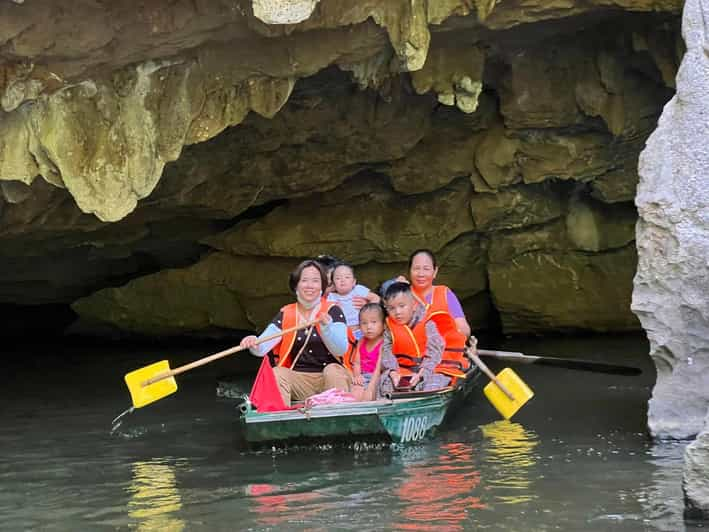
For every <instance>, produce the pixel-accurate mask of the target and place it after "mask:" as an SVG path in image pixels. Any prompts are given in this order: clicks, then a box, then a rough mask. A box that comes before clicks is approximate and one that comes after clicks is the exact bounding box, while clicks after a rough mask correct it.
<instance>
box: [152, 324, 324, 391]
mask: <svg viewBox="0 0 709 532" xmlns="http://www.w3.org/2000/svg"><path fill="white" fill-rule="evenodd" d="M318 321H319V320H314V321H309V322H308V323H304V324H302V325H296V326H294V327H290V328H288V329H285V330H282V331H281V332H277V333H274V334H269V335H268V336H264V337H263V338H260V339H259V340H257V341H256V343H255V344H254V345H259V344H263V343H264V342H268V341H269V340H273V339H275V338H278V337H279V336H283V335H284V334H288V333H292V332H295V331H299V330H300V329H307V328H308V327H312V326H313V325H315V324H316V323H318ZM245 349H248V347H242V346H240V345H237V346H234V347H230V348H229V349H225V350H224V351H219V352H218V353H214V354H213V355H209V356H206V357H204V358H200V359H199V360H195V361H194V362H190V363H189V364H185V365H184V366H180V367H179V368H175V369H171V370H170V371H165V372H163V373H158V374H157V375H155V376H154V377H151V378H149V379H148V380H146V381H145V382H144V383H143V387H145V386H149V385H150V384H155V383H156V382H158V381H161V380H164V379H169V378H170V377H174V376H175V375H179V374H180V373H184V372H185V371H189V370H191V369H194V368H198V367H200V366H204V365H205V364H209V363H210V362H214V361H215V360H218V359H220V358H224V357H225V356H229V355H232V354H234V353H238V352H239V351H244V350H245Z"/></svg>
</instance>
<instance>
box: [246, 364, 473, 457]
mask: <svg viewBox="0 0 709 532" xmlns="http://www.w3.org/2000/svg"><path fill="white" fill-rule="evenodd" d="M479 376H480V372H479V371H478V370H477V368H472V369H471V370H470V371H469V372H468V374H467V377H466V378H465V379H459V380H458V383H457V384H456V385H455V386H452V387H447V388H443V389H441V390H433V391H430V392H402V393H394V394H392V396H391V397H389V398H385V399H379V400H376V401H363V402H357V403H340V404H335V405H323V406H316V407H313V408H309V409H306V408H304V407H303V408H299V409H294V410H286V411H279V412H263V413H260V412H258V411H257V410H256V409H255V408H254V407H253V405H252V404H251V402H250V401H249V400H248V397H246V399H245V401H244V403H243V404H242V405H241V407H240V410H241V425H242V427H243V436H244V438H245V439H246V441H247V442H248V443H250V444H266V443H296V442H298V443H300V442H303V443H307V442H314V441H316V442H329V443H335V442H337V441H345V442H354V441H361V440H367V441H368V440H379V441H385V442H390V443H402V444H405V443H410V442H416V441H419V440H422V439H424V438H428V437H431V436H433V435H434V434H435V432H436V430H437V429H438V427H439V426H440V425H441V423H443V421H444V419H445V418H446V416H447V415H448V414H450V412H452V411H453V410H454V409H455V408H456V406H457V405H459V404H460V403H462V402H463V401H464V400H465V399H466V398H467V397H468V396H469V395H470V392H471V391H472V390H473V389H474V388H475V387H476V386H477V385H478V381H479Z"/></svg>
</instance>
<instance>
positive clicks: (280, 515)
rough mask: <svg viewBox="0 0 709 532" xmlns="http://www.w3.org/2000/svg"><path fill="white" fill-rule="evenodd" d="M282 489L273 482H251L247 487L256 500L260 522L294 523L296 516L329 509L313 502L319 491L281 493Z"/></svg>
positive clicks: (247, 490)
mask: <svg viewBox="0 0 709 532" xmlns="http://www.w3.org/2000/svg"><path fill="white" fill-rule="evenodd" d="M282 490H283V488H282V487H279V486H276V485H273V484H249V485H248V486H247V487H246V494H247V495H250V496H252V497H253V500H254V501H255V502H256V504H255V506H254V509H253V512H254V513H255V514H256V515H257V516H258V521H259V523H261V524H263V525H266V526H278V525H284V524H292V521H293V519H294V517H295V516H297V518H298V519H304V518H306V517H310V516H314V515H316V514H318V513H320V512H322V511H326V510H327V508H325V507H324V505H314V504H312V502H313V501H314V500H316V499H318V498H319V497H320V495H319V494H318V493H317V492H314V491H306V492H297V493H279V492H281V491H282ZM306 503H311V504H309V505H307V504H306Z"/></svg>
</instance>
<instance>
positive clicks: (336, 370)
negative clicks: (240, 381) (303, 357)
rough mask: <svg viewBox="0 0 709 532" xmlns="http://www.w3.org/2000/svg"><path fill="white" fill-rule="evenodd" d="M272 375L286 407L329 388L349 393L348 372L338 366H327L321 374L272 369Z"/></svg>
mask: <svg viewBox="0 0 709 532" xmlns="http://www.w3.org/2000/svg"><path fill="white" fill-rule="evenodd" d="M273 373H274V374H275V375H276V382H277V383H278V389H279V390H280V392H281V396H283V402H284V403H285V404H286V406H290V405H291V400H293V401H304V400H306V399H307V398H308V397H310V396H311V395H315V394H316V393H320V392H324V391H325V390H329V389H330V388H337V389H338V390H342V391H343V392H349V391H350V386H351V385H352V379H351V378H350V374H349V372H348V371H347V370H346V369H345V368H344V367H342V366H340V365H339V364H328V365H327V366H325V367H324V368H323V370H322V373H306V372H305V371H293V370H292V369H290V368H284V367H282V366H278V367H275V368H273Z"/></svg>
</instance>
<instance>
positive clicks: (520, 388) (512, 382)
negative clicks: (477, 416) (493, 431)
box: [466, 347, 534, 419]
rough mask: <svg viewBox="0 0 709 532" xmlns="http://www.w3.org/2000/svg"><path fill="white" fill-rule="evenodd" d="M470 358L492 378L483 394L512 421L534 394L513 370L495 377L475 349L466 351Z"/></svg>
mask: <svg viewBox="0 0 709 532" xmlns="http://www.w3.org/2000/svg"><path fill="white" fill-rule="evenodd" d="M466 353H467V355H468V357H470V359H471V360H472V361H473V362H474V363H475V365H476V366H477V367H479V368H480V369H481V370H482V372H483V373H485V375H487V376H488V377H489V378H490V381H491V382H490V383H488V384H487V385H486V386H485V388H483V392H484V393H485V397H487V399H488V401H490V403H492V406H494V407H495V409H496V410H497V411H498V412H499V413H500V414H502V417H504V418H505V419H510V418H511V417H512V416H513V415H514V414H515V413H516V412H517V411H518V410H519V409H520V408H522V407H523V406H524V404H525V403H526V402H527V401H529V400H530V399H531V398H532V397H534V392H533V391H532V390H531V388H530V387H529V386H527V384H526V383H525V382H524V381H523V380H522V379H521V378H520V377H519V375H517V374H516V373H515V372H514V371H512V369H510V368H505V369H503V370H502V371H501V372H500V373H498V374H497V375H495V374H494V373H493V372H492V371H491V370H490V368H488V367H487V365H486V364H485V363H484V362H483V361H482V360H480V357H478V355H477V354H476V353H475V348H474V347H473V348H468V349H467V350H466Z"/></svg>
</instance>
